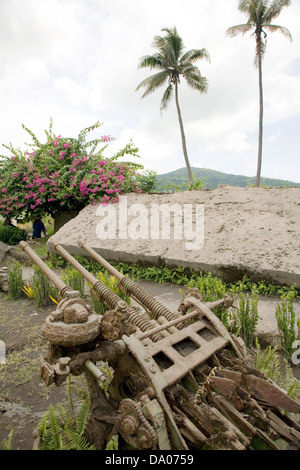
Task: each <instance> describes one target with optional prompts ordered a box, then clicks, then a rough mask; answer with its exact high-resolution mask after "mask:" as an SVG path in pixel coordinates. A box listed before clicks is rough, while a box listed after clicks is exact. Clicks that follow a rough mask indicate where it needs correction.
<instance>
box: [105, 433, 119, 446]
mask: <svg viewBox="0 0 300 470" xmlns="http://www.w3.org/2000/svg"><path fill="white" fill-rule="evenodd" d="M118 448H119V436H118V435H117V434H115V435H114V436H112V438H111V440H110V441H109V442H108V443H107V444H106V447H105V450H118Z"/></svg>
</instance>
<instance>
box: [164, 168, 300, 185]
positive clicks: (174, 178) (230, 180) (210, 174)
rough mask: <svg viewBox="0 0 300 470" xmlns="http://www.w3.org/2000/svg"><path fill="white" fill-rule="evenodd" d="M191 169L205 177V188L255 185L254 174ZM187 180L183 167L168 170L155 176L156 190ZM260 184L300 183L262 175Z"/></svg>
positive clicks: (197, 177)
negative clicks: (222, 185)
mask: <svg viewBox="0 0 300 470" xmlns="http://www.w3.org/2000/svg"><path fill="white" fill-rule="evenodd" d="M191 170H192V174H193V175H195V178H196V179H203V178H205V180H204V183H205V188H207V189H215V188H217V187H218V185H220V184H229V185H230V186H239V187H241V188H244V187H247V186H249V185H255V176H243V175H233V174H230V173H223V172H221V171H216V170H210V169H208V168H196V167H191ZM187 182H188V177H187V171H186V168H185V167H183V168H179V169H178V170H174V171H170V172H169V173H164V174H161V175H158V176H157V177H156V187H157V190H159V189H160V188H161V187H162V186H165V185H168V184H172V183H174V184H176V185H180V184H183V183H187ZM261 185H262V186H264V185H265V186H271V187H283V186H293V187H300V183H295V182H293V181H288V180H280V179H274V178H264V177H261Z"/></svg>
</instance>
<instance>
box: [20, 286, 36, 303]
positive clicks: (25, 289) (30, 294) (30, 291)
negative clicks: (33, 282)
mask: <svg viewBox="0 0 300 470" xmlns="http://www.w3.org/2000/svg"><path fill="white" fill-rule="evenodd" d="M22 291H23V292H24V294H25V295H27V297H28V298H29V299H31V300H32V299H34V290H33V288H32V287H31V286H30V285H29V284H27V285H26V286H25V285H24V286H23V289H22Z"/></svg>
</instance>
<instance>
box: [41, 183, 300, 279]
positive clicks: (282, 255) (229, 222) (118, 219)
mask: <svg viewBox="0 0 300 470" xmlns="http://www.w3.org/2000/svg"><path fill="white" fill-rule="evenodd" d="M137 204H138V205H137ZM155 204H158V205H160V206H157V207H160V208H161V207H162V206H161V204H169V205H172V204H177V206H176V207H175V208H176V209H177V214H178V210H180V208H182V210H183V208H184V204H188V205H190V206H189V207H191V208H192V210H193V215H192V222H193V224H192V225H191V226H189V219H188V218H187V216H186V215H185V213H184V212H182V217H181V219H180V218H179V219H176V217H175V218H174V217H171V222H170V234H169V237H167V239H162V235H163V233H162V225H161V223H160V226H159V234H158V237H159V238H158V239H153V233H156V235H157V232H155V230H154V229H155V228H156V227H157V225H155V223H156V222H155V221H156V219H155V218H154V217H153V216H152V214H153V212H152V210H153V208H155V206H154V205H155ZM202 204H203V207H204V244H203V246H202V247H201V246H200V242H201V230H202V226H201V211H199V213H198V216H197V212H196V210H198V208H200V207H201V205H202ZM99 207H100V209H99ZM109 207H110V209H108V208H109ZM104 209H108V210H110V211H111V213H110V216H109V217H108V213H104V212H102V215H99V210H100V211H103V210H104ZM97 211H98V212H97ZM97 214H98V215H97ZM199 214H200V215H199ZM180 220H181V222H180ZM104 221H106V222H107V223H108V231H107V233H108V234H109V236H110V237H111V239H105V236H107V234H105V233H104V232H105V225H104ZM160 222H161V221H160ZM184 222H186V226H184ZM114 223H115V225H116V231H114ZM180 223H182V225H180ZM165 224H166V222H165ZM165 226H166V225H165ZM101 227H102V229H103V230H102V232H101V233H100V228H101ZM185 227H186V228H185ZM189 227H190V230H189V231H188V230H187V228H189ZM106 228H107V227H106ZM146 229H148V231H146ZM179 229H181V232H180V230H179ZM97 230H98V232H97ZM174 230H177V238H179V239H175V235H174V233H175V232H174ZM299 232H300V188H237V187H231V186H221V187H218V188H217V189H215V190H213V191H208V190H205V191H203V190H202V191H188V192H184V193H183V192H181V193H174V194H149V195H148V194H129V195H127V196H125V197H124V199H122V203H118V204H114V205H108V206H106V207H105V206H104V207H103V206H97V205H96V206H87V207H86V208H84V209H83V210H82V211H81V212H80V213H79V215H78V216H77V217H75V218H74V219H73V220H71V221H70V222H68V223H67V224H66V225H64V226H63V227H62V228H61V229H60V230H59V231H58V232H57V233H56V234H55V235H54V236H53V237H51V238H50V240H49V242H48V248H49V250H50V251H54V250H53V248H52V247H51V241H55V242H56V243H60V244H61V245H62V246H63V247H64V248H65V249H67V250H68V251H69V252H70V253H71V254H78V255H86V252H84V251H83V250H82V249H80V248H79V247H78V245H77V240H80V241H82V242H86V243H87V244H88V245H89V246H91V247H92V248H94V249H95V250H96V251H98V252H99V253H100V254H101V255H102V256H103V257H104V258H106V259H107V260H108V261H124V262H127V263H141V264H150V265H157V266H158V265H162V264H165V265H167V266H169V267H174V266H187V267H191V268H193V269H195V270H196V271H203V272H212V273H214V274H215V275H218V276H220V277H222V278H223V279H224V280H225V281H234V280H237V279H240V278H242V277H243V275H247V276H248V277H249V278H250V279H251V280H253V281H258V280H265V281H268V282H274V283H276V284H283V285H293V284H296V286H297V287H300V243H299V242H300V236H299ZM103 233H104V235H103ZM141 233H142V234H143V236H144V237H145V239H140V238H139V236H140V235H141ZM145 233H146V236H145ZM180 233H181V238H180V236H178V234H179V235H180ZM189 234H190V235H191V239H192V237H194V239H193V240H192V241H193V242H194V247H193V249H189V247H188V242H189V240H188V236H189ZM167 235H168V234H167ZM126 237H127V238H126Z"/></svg>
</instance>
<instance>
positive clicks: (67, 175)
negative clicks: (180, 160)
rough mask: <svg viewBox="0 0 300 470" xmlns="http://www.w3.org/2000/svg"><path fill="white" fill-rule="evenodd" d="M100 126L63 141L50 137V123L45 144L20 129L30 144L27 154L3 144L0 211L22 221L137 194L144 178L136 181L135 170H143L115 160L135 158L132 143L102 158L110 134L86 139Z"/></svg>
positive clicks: (135, 153) (51, 124)
mask: <svg viewBox="0 0 300 470" xmlns="http://www.w3.org/2000/svg"><path fill="white" fill-rule="evenodd" d="M101 125H102V124H100V123H99V122H97V123H96V124H94V125H93V126H90V127H87V128H86V129H84V130H82V131H81V132H80V133H79V135H78V137H77V138H76V139H74V138H65V137H62V136H61V135H57V136H56V135H55V134H54V133H53V130H52V126H53V122H52V119H51V120H50V127H49V131H47V130H46V131H45V132H46V136H47V140H46V143H41V142H39V140H38V139H37V137H36V136H35V134H34V133H33V132H32V131H30V130H29V129H28V128H26V127H25V126H24V125H23V128H24V129H25V130H26V131H27V132H28V133H29V134H30V136H31V138H32V140H33V143H31V144H27V145H29V149H30V150H29V151H28V150H26V151H25V152H22V151H21V150H20V149H15V148H14V147H13V146H12V144H10V145H9V146H7V145H4V144H3V146H4V147H6V148H7V149H9V150H10V152H11V156H10V157H7V156H1V161H0V213H1V214H2V215H3V216H4V217H11V218H12V217H18V216H22V217H23V218H24V219H32V218H34V217H40V216H42V215H43V216H44V215H45V214H50V215H51V216H53V215H54V214H55V213H56V212H59V211H63V210H73V211H78V210H81V209H82V208H83V207H85V206H86V205H87V204H96V203H102V204H107V203H108V202H116V201H117V200H118V198H119V195H120V194H123V193H128V192H138V191H141V190H142V189H141V184H140V182H141V181H144V179H145V175H144V177H143V179H141V177H140V173H139V171H140V170H143V166H142V165H139V164H136V163H133V162H120V161H119V159H120V158H121V157H124V156H127V155H128V156H134V157H136V156H138V155H137V151H138V149H137V148H136V147H135V146H134V144H133V142H132V141H130V143H129V144H128V145H126V146H125V148H123V149H122V150H120V151H119V152H118V153H117V154H116V155H114V156H113V157H110V158H105V157H104V151H105V149H106V147H107V145H108V144H109V142H110V141H111V140H113V138H112V137H111V136H107V135H105V136H102V137H101V138H100V139H94V140H90V141H87V140H86V138H87V135H88V134H89V133H90V132H91V131H93V130H95V129H97V128H99V127H100V126H101ZM99 145H100V149H99V148H98V147H99Z"/></svg>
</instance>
